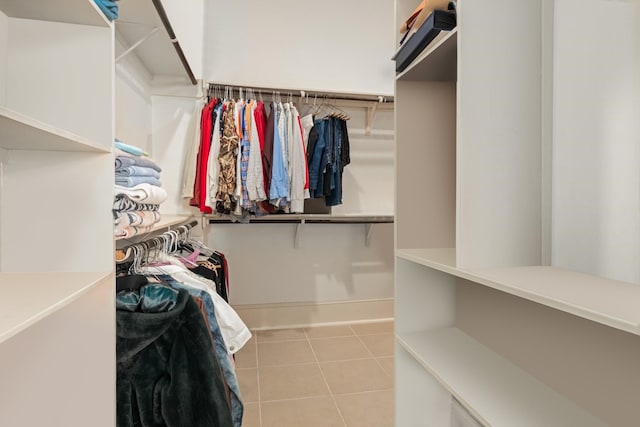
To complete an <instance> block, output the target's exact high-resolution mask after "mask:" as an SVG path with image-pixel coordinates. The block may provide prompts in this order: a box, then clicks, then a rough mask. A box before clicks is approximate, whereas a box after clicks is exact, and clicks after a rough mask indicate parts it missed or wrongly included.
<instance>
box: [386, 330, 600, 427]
mask: <svg viewBox="0 0 640 427" xmlns="http://www.w3.org/2000/svg"><path fill="white" fill-rule="evenodd" d="M397 341H398V343H399V344H400V345H401V346H402V347H403V348H404V349H405V350H406V351H407V352H408V353H409V354H411V356H413V357H414V358H415V359H416V360H417V361H418V363H419V364H420V365H422V366H423V367H424V368H425V369H426V370H427V371H428V372H429V373H430V374H431V375H432V376H433V377H434V378H435V379H436V380H437V381H438V382H439V383H440V384H441V385H442V386H443V387H444V388H445V389H446V390H447V391H448V392H449V393H451V394H452V395H453V396H454V397H455V398H456V399H458V400H459V401H460V402H462V404H463V405H464V406H465V407H466V408H467V409H468V410H469V412H470V413H471V414H472V415H473V416H474V417H476V418H477V419H478V420H479V421H480V422H482V423H483V424H484V425H489V426H505V427H513V426H518V427H528V426H531V427H539V426H560V425H563V426H581V427H587V426H604V425H605V424H604V423H603V422H601V421H599V420H598V419H596V418H594V417H593V416H592V415H591V414H589V413H588V412H586V411H585V410H584V409H582V408H580V407H579V406H577V405H576V404H575V403H573V402H571V401H570V400H568V399H566V398H565V397H563V396H562V395H560V394H559V393H557V392H556V391H554V390H553V389H551V388H549V387H547V386H546V385H544V384H543V383H541V382H540V381H538V380H537V379H535V378H533V377H532V376H530V375H529V374H527V373H526V372H525V371H523V370H522V369H520V368H518V367H517V366H515V365H514V364H513V363H511V362H509V361H508V360H506V359H504V358H502V357H501V356H499V355H497V354H496V353H494V352H493V351H491V350H490V349H488V348H487V347H485V346H484V345H482V344H480V343H479V342H478V341H476V340H474V339H473V338H471V337H469V336H468V335H466V334H465V333H464V332H462V331H460V330H459V329H457V328H445V329H438V330H433V331H427V332H420V333H411V334H404V335H399V336H397ZM398 386H400V387H401V385H400V384H399V385H398Z"/></svg>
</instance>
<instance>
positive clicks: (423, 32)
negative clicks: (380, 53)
mask: <svg viewBox="0 0 640 427" xmlns="http://www.w3.org/2000/svg"><path fill="white" fill-rule="evenodd" d="M455 27H456V13H455V12H450V11H445V10H434V11H433V12H432V13H431V14H430V15H429V16H428V17H427V19H426V20H425V21H424V23H423V24H422V26H421V27H420V28H418V31H416V33H415V34H414V35H412V36H411V37H410V38H409V39H408V40H407V41H405V42H404V45H403V46H402V47H401V48H400V50H399V51H398V54H397V55H396V57H395V60H396V72H397V73H399V72H401V71H402V70H404V69H405V68H407V66H408V65H409V64H411V61H413V60H414V59H416V57H417V56H418V55H419V54H420V52H422V51H423V50H424V48H425V47H427V46H428V45H429V43H431V42H432V41H433V39H434V38H435V37H436V36H437V35H438V34H439V33H440V31H450V30H453V29H454V28H455Z"/></svg>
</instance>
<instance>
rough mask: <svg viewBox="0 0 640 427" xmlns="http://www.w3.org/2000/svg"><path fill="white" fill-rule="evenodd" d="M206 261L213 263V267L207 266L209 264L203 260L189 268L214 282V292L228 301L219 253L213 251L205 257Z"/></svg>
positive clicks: (223, 270) (224, 275) (222, 263)
mask: <svg viewBox="0 0 640 427" xmlns="http://www.w3.org/2000/svg"><path fill="white" fill-rule="evenodd" d="M207 261H208V262H209V263H211V264H213V267H214V268H209V266H208V265H207V263H206V262H205V263H203V264H201V265H198V266H197V267H195V268H193V269H191V271H193V272H194V273H196V274H198V275H200V276H202V277H204V278H205V279H209V280H211V281H212V282H214V283H215V284H216V292H217V293H218V295H220V296H221V297H222V298H223V299H224V300H225V301H226V302H229V295H228V292H227V283H226V273H225V269H224V260H223V259H222V257H221V256H220V255H219V254H217V253H215V252H214V253H213V255H211V256H210V257H209V258H208V259H207Z"/></svg>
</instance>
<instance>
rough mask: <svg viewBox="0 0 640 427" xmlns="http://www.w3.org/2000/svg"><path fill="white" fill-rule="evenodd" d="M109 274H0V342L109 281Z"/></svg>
mask: <svg viewBox="0 0 640 427" xmlns="http://www.w3.org/2000/svg"><path fill="white" fill-rule="evenodd" d="M111 275H112V273H111V272H106V273H94V272H91V273H0V343H2V342H4V341H6V340H8V339H9V338H11V337H12V336H14V335H16V334H18V333H19V332H20V331H23V330H24V329H26V328H28V327H29V326H31V325H33V324H35V323H36V322H38V321H40V320H41V319H44V318H45V317H47V316H49V315H51V314H53V313H55V312H56V311H58V310H60V309H61V308H62V307H64V306H65V305H67V304H69V303H71V302H73V301H74V300H76V299H78V298H79V297H80V296H82V295H83V294H85V293H86V292H87V291H89V290H90V289H91V288H93V287H94V286H97V285H98V284H99V283H101V282H103V281H104V280H106V279H108V278H109V276H111Z"/></svg>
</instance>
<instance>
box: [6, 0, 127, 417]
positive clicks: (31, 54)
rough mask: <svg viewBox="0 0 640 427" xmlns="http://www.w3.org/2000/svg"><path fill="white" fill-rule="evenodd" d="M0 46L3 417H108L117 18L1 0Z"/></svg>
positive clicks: (83, 5) (69, 5)
mask: <svg viewBox="0 0 640 427" xmlns="http://www.w3.org/2000/svg"><path fill="white" fill-rule="evenodd" d="M0 57H1V58H2V59H1V60H0V361H2V362H1V363H0V378H2V381H0V425H3V426H5V425H6V426H16V427H27V426H34V425H47V424H49V425H51V424H53V425H64V426H69V427H75V426H78V427H79V426H87V425H92V426H104V427H107V426H109V427H112V426H113V425H115V402H114V398H113V396H114V395H115V381H114V378H115V301H114V297H113V293H114V277H113V270H114V263H113V229H112V224H113V220H112V218H111V208H112V203H113V199H112V197H113V196H112V192H113V179H114V176H113V173H114V172H113V155H112V152H111V146H112V144H113V137H114V136H113V125H114V120H113V91H114V32H113V26H112V24H111V23H110V22H109V21H108V20H107V19H106V18H105V17H104V16H103V14H102V13H101V12H100V11H99V9H98V8H97V7H96V6H95V4H94V2H93V1H92V0H73V1H51V2H45V3H42V2H36V1H31V0H27V1H19V2H15V1H0ZM87 390H91V393H87V392H86V391H87ZM33 408H37V410H33Z"/></svg>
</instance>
